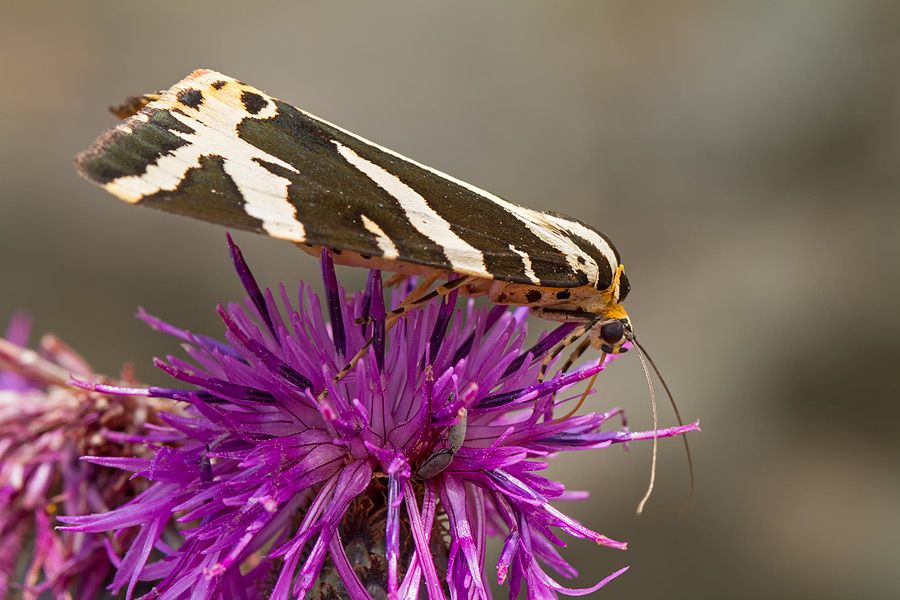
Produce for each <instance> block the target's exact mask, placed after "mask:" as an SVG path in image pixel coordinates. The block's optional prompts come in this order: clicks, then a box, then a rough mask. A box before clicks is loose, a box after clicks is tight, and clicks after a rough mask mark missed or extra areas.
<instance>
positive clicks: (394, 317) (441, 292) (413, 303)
mask: <svg viewBox="0 0 900 600" xmlns="http://www.w3.org/2000/svg"><path fill="white" fill-rule="evenodd" d="M475 279H478V277H476V276H474V275H469V276H466V277H460V278H459V279H454V280H453V281H448V282H447V283H443V284H441V285H439V286H437V287H436V288H434V289H433V290H432V291H430V292H428V293H427V294H425V295H424V296H420V297H418V298H415V299H413V297H414V296H415V295H416V292H418V291H419V288H421V286H419V287H418V288H416V289H415V290H414V291H413V293H412V294H410V295H409V296H407V298H406V300H404V301H403V302H402V303H401V304H400V306H398V307H397V308H395V309H394V310H392V311H390V312H389V313H388V314H387V330H388V331H390V329H391V327H393V326H394V324H395V323H396V322H397V321H398V320H399V319H400V318H401V317H403V315H405V314H406V313H408V312H409V311H411V310H412V309H414V308H416V307H417V306H421V305H423V304H425V303H426V302H430V301H431V300H433V299H435V298H437V297H438V296H446V295H447V294H449V293H450V292H452V291H453V290H455V289H458V288H460V287H462V286H464V285H466V284H467V283H470V282H471V281H473V280H475ZM429 286H430V284H429ZM426 289H427V288H426Z"/></svg>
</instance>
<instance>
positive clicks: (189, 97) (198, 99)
mask: <svg viewBox="0 0 900 600" xmlns="http://www.w3.org/2000/svg"><path fill="white" fill-rule="evenodd" d="M176 98H177V99H178V101H179V102H180V103H181V104H184V105H185V106H190V107H191V108H200V106H201V105H202V104H203V92H201V91H200V90H182V91H180V92H178V95H177V96H176Z"/></svg>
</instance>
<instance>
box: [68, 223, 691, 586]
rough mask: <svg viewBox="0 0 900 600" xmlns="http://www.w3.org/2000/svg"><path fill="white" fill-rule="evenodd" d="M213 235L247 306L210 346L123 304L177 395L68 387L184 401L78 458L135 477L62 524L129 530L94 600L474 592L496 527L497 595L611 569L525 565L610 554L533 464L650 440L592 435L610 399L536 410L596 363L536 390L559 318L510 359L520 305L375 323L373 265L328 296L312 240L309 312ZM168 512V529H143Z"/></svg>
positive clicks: (396, 299)
mask: <svg viewBox="0 0 900 600" xmlns="http://www.w3.org/2000/svg"><path fill="white" fill-rule="evenodd" d="M229 244H230V247H231V252H232V257H233V259H234V262H235V265H236V267H237V270H238V273H239V275H240V277H241V279H242V281H243V283H244V286H245V288H246V289H247V292H248V297H247V298H246V300H245V301H244V303H243V305H237V304H232V305H229V306H228V307H227V308H225V307H221V306H220V307H219V309H218V312H219V315H220V316H221V318H222V320H223V322H224V324H225V341H224V342H221V341H216V340H213V339H212V338H208V337H204V336H199V335H195V334H192V333H190V332H188V331H183V330H179V329H176V328H174V327H172V326H170V325H168V324H166V323H164V322H162V321H161V320H159V319H157V318H155V317H152V316H150V315H148V314H146V313H143V312H141V313H140V315H139V316H140V318H142V319H143V320H145V321H146V322H147V323H148V324H150V325H151V326H153V327H155V328H158V329H160V330H163V331H165V332H167V333H169V334H172V335H174V336H176V337H178V338H180V339H182V340H184V341H185V342H186V343H187V344H186V346H185V348H186V352H187V353H188V355H189V356H190V358H191V359H192V362H188V361H184V360H182V359H179V358H175V357H172V356H170V357H167V359H166V360H165V361H157V365H158V366H159V367H160V368H161V369H163V370H164V371H166V372H167V373H168V374H170V375H171V376H172V377H173V378H175V379H176V380H179V381H181V382H183V383H184V384H189V385H190V386H193V387H190V388H186V387H178V388H175V387H172V388H160V387H151V388H148V389H146V390H137V389H127V390H117V389H116V388H113V387H111V386H104V385H99V386H97V385H90V384H83V385H85V387H89V388H91V389H95V390H97V391H102V392H107V393H113V392H116V391H120V392H122V393H129V394H138V393H143V394H146V395H148V396H152V397H159V398H168V399H173V400H178V401H182V402H185V403H187V404H188V405H189V408H188V409H187V411H186V412H187V414H186V415H167V416H165V417H164V419H165V421H166V423H167V425H168V427H166V428H157V429H154V430H152V431H150V432H149V433H148V434H147V435H146V438H145V439H146V442H147V444H148V446H150V447H152V448H153V449H154V450H155V455H154V456H153V457H152V458H134V459H122V458H109V459H106V458H101V457H91V458H90V459H89V460H90V461H91V462H94V463H97V464H101V465H106V466H116V467H120V468H123V469H127V470H130V471H133V472H134V473H136V474H138V475H141V476H143V477H145V478H147V479H148V480H149V481H150V482H151V484H150V486H149V488H148V489H147V490H146V491H145V492H143V493H142V494H141V495H140V496H138V497H137V498H135V499H134V500H133V501H131V502H129V503H128V504H126V505H124V506H121V507H119V508H118V509H116V510H113V511H112V512H109V513H105V514H94V515H88V516H84V517H79V518H66V519H65V521H66V522H67V523H69V524H70V526H69V527H68V529H71V530H75V531H83V532H101V531H110V530H119V531H124V530H130V529H132V528H137V533H136V534H135V541H134V543H133V544H132V545H131V547H130V549H129V550H128V551H127V552H126V553H125V555H124V556H123V557H122V558H121V564H120V566H119V569H118V572H117V574H116V576H115V578H114V580H113V583H112V585H111V588H112V589H113V590H114V591H118V590H119V589H120V588H122V587H125V586H127V593H128V595H129V596H130V595H131V594H132V591H133V589H134V588H135V586H136V584H137V582H138V581H139V580H152V581H156V582H157V583H156V586H155V588H154V591H153V594H152V597H160V598H173V599H174V598H186V597H188V596H190V597H192V598H210V599H211V598H220V597H228V598H231V597H234V598H238V597H239V598H257V597H259V598H274V599H282V598H294V597H304V595H306V594H310V593H311V594H313V595H314V597H342V598H353V599H367V598H372V597H383V596H387V597H391V598H416V597H419V596H422V597H430V598H445V597H447V596H449V597H451V598H457V597H465V598H469V597H472V598H478V597H489V595H490V592H489V588H488V578H489V574H490V570H489V569H488V567H487V565H486V557H485V541H486V538H487V537H488V536H490V535H502V536H504V537H505V541H504V546H503V550H502V552H501V555H500V557H499V559H498V561H497V565H496V570H495V572H496V576H497V578H498V580H499V581H500V582H501V583H502V582H508V583H509V590H510V596H511V597H516V595H517V594H518V593H519V591H520V589H521V585H522V583H523V582H524V583H525V584H526V586H527V595H528V597H529V598H543V597H554V596H555V595H556V593H557V592H564V593H570V594H584V593H587V592H589V591H592V590H594V589H597V588H599V587H601V586H602V585H603V584H605V583H606V582H607V581H608V580H610V579H612V578H613V577H615V576H617V575H618V574H619V573H621V572H622V571H624V569H622V570H620V571H617V572H615V573H613V574H612V575H610V576H609V577H607V578H606V579H604V580H602V581H600V582H598V584H597V585H596V586H594V587H593V588H590V589H587V590H568V589H566V588H564V587H562V586H561V585H560V584H559V583H557V582H556V581H555V580H554V579H553V578H552V577H551V576H550V575H548V574H547V573H546V572H545V570H544V569H545V566H546V567H550V568H551V569H553V570H554V571H556V573H558V574H561V575H563V576H574V575H575V571H574V569H572V567H571V566H569V565H568V563H566V562H565V560H564V559H563V558H562V556H561V555H560V554H559V552H558V551H557V546H561V545H563V542H562V540H561V539H560V538H559V537H558V536H557V534H556V533H555V532H554V530H553V528H558V529H561V530H562V531H564V532H565V533H567V534H569V535H572V536H575V537H579V538H587V539H591V540H593V541H595V542H597V543H598V544H601V545H605V546H610V547H613V548H624V547H625V545H624V544H623V543H620V542H616V541H613V540H611V539H609V538H607V537H605V536H603V535H601V534H598V533H596V532H594V531H592V530H590V529H588V528H587V527H585V526H584V525H582V524H580V523H578V522H577V521H575V520H574V519H572V518H570V517H568V516H566V515H565V514H564V513H562V512H561V511H559V510H558V509H557V508H555V507H554V506H551V504H550V501H551V500H561V499H566V498H567V495H566V493H565V489H564V487H563V486H562V484H560V483H557V482H554V481H551V480H549V479H547V478H545V477H543V476H542V475H540V474H539V473H540V471H542V470H543V469H545V468H546V466H547V463H546V461H547V460H548V459H549V458H550V457H551V456H552V455H553V454H555V453H557V452H559V451H562V450H578V449H587V448H595V449H596V448H606V447H608V446H610V445H611V444H614V443H622V442H627V441H629V440H634V439H641V438H651V437H653V432H644V433H632V432H629V431H627V430H613V431H609V432H601V431H600V428H601V425H603V424H604V422H606V421H607V420H609V419H610V418H611V417H614V416H617V415H620V414H621V411H620V410H611V411H609V412H606V413H599V414H588V415H584V416H579V417H572V418H570V419H567V420H564V421H561V422H556V421H554V420H553V417H552V412H553V406H554V405H555V404H560V403H562V402H565V401H567V399H556V398H555V395H556V394H557V393H559V392H562V391H563V390H564V389H566V388H567V387H569V386H571V385H573V384H574V383H576V382H578V381H581V380H583V379H585V378H587V377H591V376H592V375H594V374H595V373H597V372H599V371H601V370H603V369H604V368H605V366H606V365H607V364H608V361H607V363H606V364H598V362H594V363H590V364H588V365H587V366H585V367H583V368H581V369H579V370H578V371H576V372H573V373H570V374H567V375H563V374H559V375H558V376H557V377H554V378H553V379H551V380H549V381H546V382H542V383H541V382H538V381H537V379H538V371H539V368H540V361H537V363H535V361H534V360H533V359H534V358H535V357H540V356H542V355H543V354H544V353H546V351H547V350H548V349H549V348H551V347H553V345H555V344H556V343H557V342H558V341H559V340H560V339H562V338H563V337H564V336H565V335H566V333H568V332H569V331H571V329H572V327H571V326H570V325H563V326H561V327H560V328H559V329H557V330H556V331H555V332H554V333H552V334H550V335H547V336H545V337H544V338H543V339H542V340H541V341H540V342H539V343H538V344H537V345H536V346H535V347H533V348H532V349H530V350H529V351H525V350H524V349H523V343H524V338H525V329H526V325H525V320H526V316H527V309H516V310H509V309H507V308H506V307H493V308H490V309H487V308H485V309H476V308H475V307H474V304H473V303H472V302H468V303H466V304H465V305H463V306H461V307H457V298H456V294H455V293H451V294H449V295H448V296H446V297H444V298H437V299H435V300H434V301H432V302H430V303H428V304H426V305H424V306H423V307H422V308H421V309H416V310H413V311H411V312H410V313H408V314H407V315H406V316H405V317H404V318H403V319H400V320H399V321H398V322H397V323H396V326H395V327H393V328H389V327H388V326H387V321H386V316H385V306H384V301H383V295H382V287H381V278H380V274H379V273H377V272H372V273H371V274H370V277H369V281H368V284H367V286H366V290H365V292H363V293H357V294H355V295H353V296H352V297H350V298H347V297H345V296H344V292H343V290H342V289H341V288H339V287H338V285H337V281H336V277H335V274H334V268H333V265H332V263H331V255H330V253H329V251H327V250H326V251H324V252H323V261H322V268H323V274H324V280H325V292H326V294H325V295H326V303H327V312H328V314H329V318H328V319H327V320H326V319H325V318H323V316H322V312H323V311H322V307H321V305H320V300H319V298H318V296H317V295H316V294H314V293H312V292H311V291H310V290H309V288H308V287H307V286H306V285H305V284H303V283H302V282H301V283H300V286H299V296H298V299H297V300H296V304H295V300H294V299H292V298H291V295H290V294H289V293H288V292H287V290H286V289H285V288H284V286H281V287H279V289H278V290H277V291H275V292H273V291H272V290H269V289H266V290H264V291H263V290H260V288H259V287H258V285H257V284H256V282H255V280H254V279H253V277H252V275H251V274H250V270H249V269H248V268H247V265H246V264H245V262H244V260H243V258H242V257H241V254H240V251H239V250H238V249H237V247H236V246H234V245H233V244H232V243H231V241H230V238H229ZM408 287H409V286H408V285H402V284H401V286H400V289H399V290H397V291H396V292H395V293H394V294H393V304H394V305H397V304H399V303H400V301H401V300H402V299H403V297H404V295H405V293H408V292H409V290H408V289H407V288H408ZM357 355H359V356H360V357H361V358H359V360H358V361H356V362H355V364H354V361H353V360H352V359H353V358H354V357H355V356H357ZM348 363H350V364H353V367H352V369H350V371H349V373H348V374H347V375H346V377H343V378H342V379H339V380H337V381H336V380H335V376H336V375H337V374H338V373H340V372H341V371H342V369H343V368H344V367H345V366H346V365H347V364H348ZM693 429H696V425H689V426H687V427H683V428H674V429H667V430H659V431H658V435H659V436H668V435H676V434H680V433H683V432H686V431H690V430H693ZM569 496H571V495H569ZM176 521H177V522H178V523H180V524H181V527H182V529H181V531H180V536H179V539H177V540H171V539H163V538H162V537H161V534H162V532H163V531H164V530H165V529H166V527H167V526H168V525H170V524H171V523H173V522H176Z"/></svg>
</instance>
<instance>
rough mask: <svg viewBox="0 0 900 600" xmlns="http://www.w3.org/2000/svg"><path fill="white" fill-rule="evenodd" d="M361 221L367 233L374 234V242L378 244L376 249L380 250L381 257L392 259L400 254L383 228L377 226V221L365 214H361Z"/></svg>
mask: <svg viewBox="0 0 900 600" xmlns="http://www.w3.org/2000/svg"><path fill="white" fill-rule="evenodd" d="M362 222H363V225H364V226H365V228H366V229H367V230H368V231H369V233H371V234H373V235H374V236H375V243H376V244H378V249H379V250H381V258H387V259H389V260H394V259H395V258H397V257H398V256H400V252H399V251H398V250H397V246H396V245H395V244H394V242H393V241H392V240H391V238H389V237H388V236H387V234H386V233H385V232H384V230H383V229H382V228H381V227H379V226H378V223H376V222H375V221H373V220H372V219H370V218H369V217H367V216H366V215H362Z"/></svg>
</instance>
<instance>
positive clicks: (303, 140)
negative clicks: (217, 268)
mask: <svg viewBox="0 0 900 600" xmlns="http://www.w3.org/2000/svg"><path fill="white" fill-rule="evenodd" d="M275 103H276V106H277V107H278V114H277V115H276V116H274V117H272V118H269V119H245V120H244V121H243V122H242V123H241V125H240V126H239V127H238V134H239V135H240V136H241V138H242V139H244V140H246V141H247V142H249V143H251V144H253V145H254V146H256V147H257V148H260V149H261V150H263V151H265V152H268V153H269V154H271V155H273V156H276V157H278V158H280V159H281V160H284V161H285V162H287V163H288V164H290V165H292V166H293V167H294V168H295V169H296V170H297V171H298V173H295V172H293V171H291V170H290V169H287V168H284V167H280V166H278V165H275V164H271V163H266V162H264V161H259V163H260V164H261V165H263V166H264V167H266V168H267V169H269V170H270V171H271V172H272V173H275V174H277V175H278V176H280V177H284V178H285V179H287V180H288V181H289V182H290V185H289V186H288V200H289V201H290V202H291V204H293V205H294V207H295V208H296V210H297V218H298V220H300V221H301V222H302V223H303V225H304V227H305V229H306V238H307V241H308V242H309V243H312V244H317V245H323V246H328V247H330V248H337V249H343V250H352V251H354V252H358V253H362V254H369V255H372V256H381V249H380V248H379V247H378V244H377V243H376V241H377V239H376V237H375V236H374V235H373V234H372V233H371V232H369V231H368V230H367V229H366V228H365V225H364V223H363V219H362V215H366V216H367V217H368V218H370V219H371V220H372V221H374V222H375V223H376V224H377V225H378V226H379V227H380V228H381V229H382V231H384V233H385V235H387V236H388V237H389V238H390V239H391V241H393V242H394V244H395V245H396V246H397V250H398V252H399V254H400V259H401V260H403V261H407V262H411V263H415V264H421V265H426V266H431V267H435V268H448V267H449V264H448V262H447V258H446V255H445V254H444V252H443V249H442V248H441V247H440V246H437V245H435V244H434V243H433V242H431V240H429V239H428V238H426V237H425V236H423V235H422V234H421V233H419V232H418V231H417V230H416V229H415V228H414V227H413V226H412V225H410V223H409V220H408V219H407V218H406V215H405V214H404V213H403V210H402V208H401V207H400V205H399V204H398V203H397V201H396V200H395V199H394V198H393V197H392V196H391V195H390V194H388V193H387V192H386V191H384V190H383V189H382V188H380V187H379V186H378V185H376V184H375V183H374V182H373V181H372V180H371V179H369V178H368V177H367V176H366V175H364V174H363V173H361V172H360V171H359V170H358V169H357V168H355V167H354V166H353V165H351V164H350V163H348V162H347V161H346V160H345V159H344V158H343V157H342V156H341V155H340V154H339V153H338V151H337V148H336V147H335V145H334V143H333V142H332V140H334V139H337V140H338V141H340V142H341V143H342V144H344V145H345V146H347V147H350V148H353V149H354V150H358V146H359V142H357V141H355V139H354V138H350V137H349V136H347V135H346V134H343V133H342V132H340V131H338V130H336V129H334V128H332V127H327V126H326V125H325V124H323V123H321V122H320V121H318V120H315V119H312V118H310V117H309V116H307V115H305V114H304V113H301V112H300V111H298V110H297V109H295V108H293V107H291V106H289V105H287V104H284V103H283V102H280V101H275Z"/></svg>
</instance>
